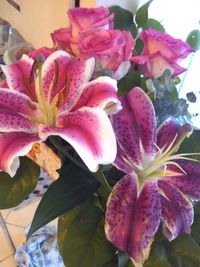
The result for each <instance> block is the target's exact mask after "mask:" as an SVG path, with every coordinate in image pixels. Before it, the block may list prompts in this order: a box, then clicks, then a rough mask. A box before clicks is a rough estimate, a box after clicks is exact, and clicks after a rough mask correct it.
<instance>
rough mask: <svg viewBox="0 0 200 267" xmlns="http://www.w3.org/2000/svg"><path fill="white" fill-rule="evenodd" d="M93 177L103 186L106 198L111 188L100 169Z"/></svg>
mask: <svg viewBox="0 0 200 267" xmlns="http://www.w3.org/2000/svg"><path fill="white" fill-rule="evenodd" d="M93 176H94V177H95V178H96V180H97V181H98V182H99V183H100V184H101V185H102V186H103V188H104V189H105V192H106V196H107V197H108V196H109V195H110V193H111V192H112V188H111V187H110V185H109V183H108V182H107V180H106V177H105V176H104V174H103V171H102V168H101V167H99V169H98V171H97V172H95V173H93Z"/></svg>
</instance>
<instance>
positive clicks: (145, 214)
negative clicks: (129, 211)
mask: <svg viewBox="0 0 200 267" xmlns="http://www.w3.org/2000/svg"><path fill="white" fill-rule="evenodd" d="M161 217H162V206H161V199H160V194H159V191H158V186H157V181H148V182H146V183H145V184H144V187H143V189H142V191H141V193H140V196H139V198H138V200H137V203H136V208H135V213H134V220H133V221H132V228H131V233H130V239H129V243H128V250H127V252H128V254H129V255H130V256H131V257H132V258H133V260H134V261H136V262H143V261H144V260H145V259H147V257H148V255H149V252H150V249H151V244H152V242H153V240H154V235H155V233H156V232H157V230H158V227H159V224H160V221H161Z"/></svg>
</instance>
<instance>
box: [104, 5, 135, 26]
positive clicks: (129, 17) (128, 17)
mask: <svg viewBox="0 0 200 267" xmlns="http://www.w3.org/2000/svg"><path fill="white" fill-rule="evenodd" d="M109 10H110V13H114V15H115V16H114V29H118V30H130V29H131V27H132V26H133V14H132V13H131V12H130V11H128V10H126V9H124V8H122V7H120V6H111V7H110V8H109Z"/></svg>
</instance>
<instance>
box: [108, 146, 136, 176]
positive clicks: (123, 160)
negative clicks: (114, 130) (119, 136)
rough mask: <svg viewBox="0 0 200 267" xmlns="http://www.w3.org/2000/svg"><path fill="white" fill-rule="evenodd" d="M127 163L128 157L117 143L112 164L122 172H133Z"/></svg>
mask: <svg viewBox="0 0 200 267" xmlns="http://www.w3.org/2000/svg"><path fill="white" fill-rule="evenodd" d="M128 163H129V159H128V158H127V155H126V154H125V153H124V151H123V150H122V148H121V147H120V146H119V144H117V156H116V158H115V161H114V162H113V165H114V166H115V167H117V168H118V169H119V170H122V171H123V172H124V173H126V174H130V173H132V172H133V170H132V168H131V166H130V165H129V164H128Z"/></svg>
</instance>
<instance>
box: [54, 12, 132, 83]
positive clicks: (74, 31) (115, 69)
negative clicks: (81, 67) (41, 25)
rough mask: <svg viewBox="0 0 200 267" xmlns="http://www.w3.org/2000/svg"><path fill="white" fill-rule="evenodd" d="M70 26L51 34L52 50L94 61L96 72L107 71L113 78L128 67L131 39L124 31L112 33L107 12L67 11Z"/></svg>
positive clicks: (121, 75) (113, 31) (125, 71)
mask: <svg viewBox="0 0 200 267" xmlns="http://www.w3.org/2000/svg"><path fill="white" fill-rule="evenodd" d="M68 15H69V19H70V22H71V24H70V26H69V27H68V28H66V29H59V30H57V31H55V32H53V33H52V34H51V36H52V39H53V42H54V46H55V48H56V49H64V50H66V51H68V52H69V53H72V54H73V55H75V56H76V57H78V58H81V59H88V58H90V57H94V58H95V59H96V70H100V69H99V66H100V67H102V68H107V69H109V70H110V71H111V75H112V77H113V78H115V79H120V78H121V77H123V76H124V75H125V74H126V73H127V71H128V69H129V67H130V61H129V59H130V57H131V54H132V49H133V47H134V45H135V40H134V39H133V38H132V35H131V34H130V33H129V32H126V31H120V30H113V16H114V15H113V14H109V9H108V8H105V7H99V8H74V9H70V10H69V12H68Z"/></svg>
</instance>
